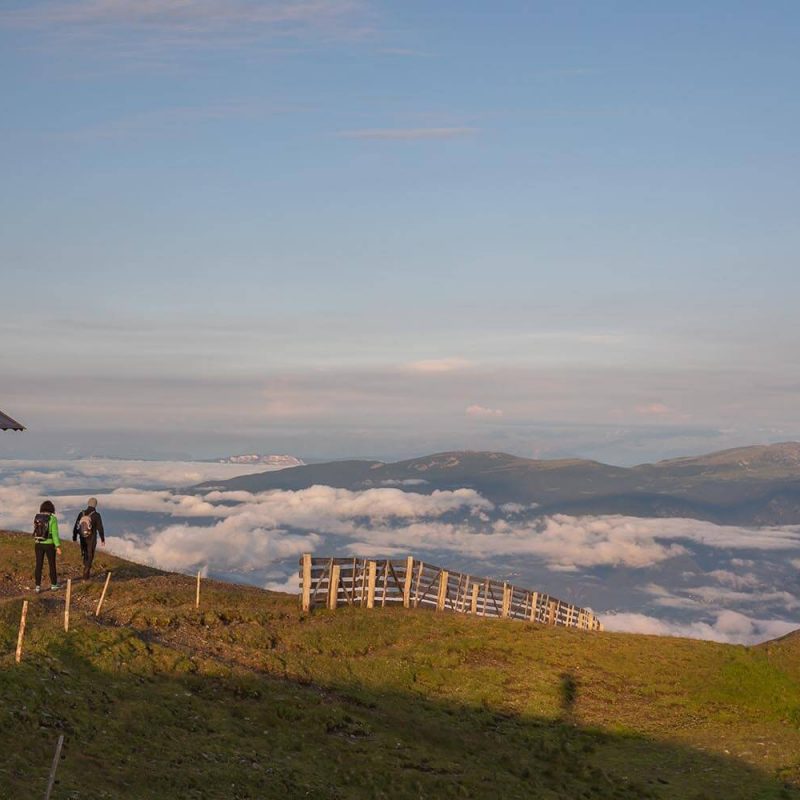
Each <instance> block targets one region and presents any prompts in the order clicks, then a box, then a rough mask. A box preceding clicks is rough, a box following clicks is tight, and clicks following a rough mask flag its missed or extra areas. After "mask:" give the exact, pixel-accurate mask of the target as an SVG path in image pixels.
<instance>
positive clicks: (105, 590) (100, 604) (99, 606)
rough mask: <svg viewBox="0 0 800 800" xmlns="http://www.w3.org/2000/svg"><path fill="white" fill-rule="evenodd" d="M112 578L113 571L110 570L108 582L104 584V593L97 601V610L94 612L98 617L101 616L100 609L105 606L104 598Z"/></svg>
mask: <svg viewBox="0 0 800 800" xmlns="http://www.w3.org/2000/svg"><path fill="white" fill-rule="evenodd" d="M110 580H111V573H110V572H109V573H108V575H106V582H105V585H104V586H103V593H102V594H101V595H100V600H98V602H97V610H96V611H95V612H94V615H95V616H96V617H99V616H100V609H101V608H102V607H103V600H105V599H106V592H107V591H108V584H109V581H110Z"/></svg>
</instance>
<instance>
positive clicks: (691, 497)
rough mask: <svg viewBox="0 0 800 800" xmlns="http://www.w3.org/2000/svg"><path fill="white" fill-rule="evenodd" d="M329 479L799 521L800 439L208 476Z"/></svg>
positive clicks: (241, 484)
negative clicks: (638, 454)
mask: <svg viewBox="0 0 800 800" xmlns="http://www.w3.org/2000/svg"><path fill="white" fill-rule="evenodd" d="M315 484H324V485H327V486H334V487H337V488H344V489H350V490H354V491H355V490H363V489H368V488H380V487H395V488H400V489H404V490H408V491H415V492H421V493H430V492H433V491H434V490H437V489H450V490H452V489H459V488H471V489H475V490H476V491H478V492H480V493H481V494H482V495H483V496H484V497H486V498H488V499H489V500H492V501H493V502H495V503H522V504H525V505H530V504H536V505H537V513H541V514H555V513H562V514H625V515H630V516H641V517H690V518H695V519H704V520H710V521H712V522H717V523H720V524H739V525H789V524H800V443H798V442H784V443H781V444H773V445H756V446H753V447H742V448H735V449H731V450H723V451H720V452H715V453H710V454H708V455H702V456H696V457H687V458H676V459H669V460H667V461H659V462H656V463H653V464H640V465H639V466H635V467H630V468H626V467H615V466H611V465H609V464H602V463H600V462H598V461H590V460H585V459H554V460H535V459H528V458H522V457H520V456H514V455H511V454H508V453H499V452H483V451H454V452H445V453H435V454H433V455H429V456H424V457H422V458H414V459H409V460H405V461H398V462H394V463H384V462H381V461H366V460H363V461H362V460H349V461H331V462H327V463H323V464H309V465H305V466H298V467H294V468H293V469H289V470H281V471H279V472H263V473H256V474H253V475H243V476H240V477H238V478H232V479H230V480H227V481H214V482H209V483H204V484H200V485H199V486H198V487H196V488H198V489H200V490H207V489H209V488H219V489H228V490H246V491H251V492H263V491H268V490H270V489H287V490H298V489H306V488H308V487H309V486H313V485H315Z"/></svg>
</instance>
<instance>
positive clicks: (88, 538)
mask: <svg viewBox="0 0 800 800" xmlns="http://www.w3.org/2000/svg"><path fill="white" fill-rule="evenodd" d="M98 535H99V536H100V543H101V544H102V545H103V546H105V543H106V534H105V531H104V530H103V518H102V517H101V516H100V513H99V512H98V510H97V498H96V497H90V498H89V500H88V502H87V503H86V508H85V509H84V510H83V511H81V513H80V514H78V518H77V519H76V520H75V525H74V526H73V527H72V541H73V542H74V541H76V540H80V543H81V556H83V577H84V579H88V578H89V576H90V575H91V572H92V561H94V550H95V548H96V547H97V537H98Z"/></svg>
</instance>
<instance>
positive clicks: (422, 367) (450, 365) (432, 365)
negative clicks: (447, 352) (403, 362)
mask: <svg viewBox="0 0 800 800" xmlns="http://www.w3.org/2000/svg"><path fill="white" fill-rule="evenodd" d="M470 366H472V364H471V362H469V361H467V360H466V359H465V358H429V359H424V360H422V361H412V362H411V363H410V364H408V365H407V366H406V369H408V370H410V371H411V372H420V373H423V374H437V373H441V372H455V371H456V370H461V369H467V368H468V367H470Z"/></svg>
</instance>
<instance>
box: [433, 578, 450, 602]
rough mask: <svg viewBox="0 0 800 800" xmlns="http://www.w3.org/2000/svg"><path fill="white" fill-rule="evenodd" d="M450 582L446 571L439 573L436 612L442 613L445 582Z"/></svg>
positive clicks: (445, 591) (445, 597) (445, 592)
mask: <svg viewBox="0 0 800 800" xmlns="http://www.w3.org/2000/svg"><path fill="white" fill-rule="evenodd" d="M449 580H450V574H449V573H448V572H447V570H446V569H443V570H441V571H440V572H439V597H438V599H437V601H436V610H437V611H444V604H445V601H446V600H447V582H448V581H449Z"/></svg>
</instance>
